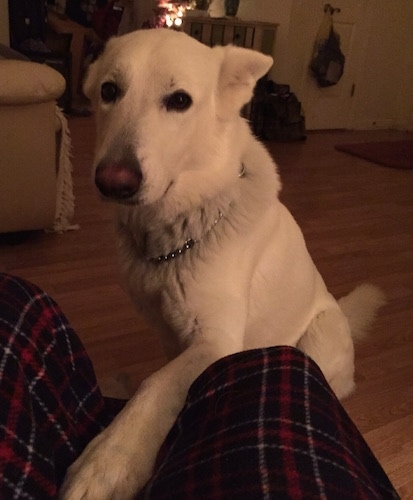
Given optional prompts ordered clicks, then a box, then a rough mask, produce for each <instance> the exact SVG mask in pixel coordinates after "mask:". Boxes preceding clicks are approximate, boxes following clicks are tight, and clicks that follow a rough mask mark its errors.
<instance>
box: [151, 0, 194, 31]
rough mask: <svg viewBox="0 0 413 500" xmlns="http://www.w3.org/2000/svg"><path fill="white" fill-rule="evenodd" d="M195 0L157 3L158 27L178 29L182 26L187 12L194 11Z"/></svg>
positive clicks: (162, 0) (161, 0) (161, 1)
mask: <svg viewBox="0 0 413 500" xmlns="http://www.w3.org/2000/svg"><path fill="white" fill-rule="evenodd" d="M195 7H196V0H193V1H187V2H166V1H165V0H159V1H158V23H157V24H158V26H167V27H168V28H179V27H181V26H182V22H183V17H184V16H185V13H186V11H187V10H192V9H195Z"/></svg>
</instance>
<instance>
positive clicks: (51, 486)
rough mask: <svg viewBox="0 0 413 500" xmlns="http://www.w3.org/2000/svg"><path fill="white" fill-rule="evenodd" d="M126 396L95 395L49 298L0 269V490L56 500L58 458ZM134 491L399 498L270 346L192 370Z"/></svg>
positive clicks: (336, 410) (295, 368) (180, 495)
mask: <svg viewBox="0 0 413 500" xmlns="http://www.w3.org/2000/svg"><path fill="white" fill-rule="evenodd" d="M124 403H125V402H124V401H120V400H113V399H108V398H104V397H103V396H102V394H101V392H100V390H99V387H98V385H97V382H96V378H95V375H94V372H93V367H92V365H91V362H90V360H89V358H88V356H87V354H86V352H85V350H84V348H83V346H82V344H81V342H80V341H79V339H78V337H77V336H76V334H75V332H74V331H73V330H72V328H71V327H70V325H69V323H68V321H67V319H66V318H65V316H64V315H63V313H62V312H61V310H60V309H59V307H58V305H57V304H56V303H55V302H54V301H53V300H52V299H51V298H50V297H49V296H48V295H47V294H46V293H45V292H43V291H42V290H40V289H39V288H37V287H36V286H35V285H33V284H31V283H28V282H27V281H24V280H22V279H20V278H17V277H13V276H10V275H6V274H0V498H1V499H6V500H8V499H12V498H16V499H17V498H26V499H44V498H55V497H56V495H57V491H58V488H59V485H60V484H61V482H62V480H63V477H64V474H65V470H66V469H67V467H68V466H69V465H70V464H71V463H72V462H73V461H74V460H75V458H76V457H77V456H78V455H79V454H80V453H81V452H82V450H83V448H84V447H85V446H86V444H87V443H88V442H89V441H90V440H91V439H92V438H93V437H94V436H95V435H96V434H97V433H98V432H100V431H101V430H102V429H103V428H105V427H106V426H107V425H108V424H109V423H110V422H111V420H112V419H113V418H114V416H115V415H116V414H117V413H118V412H119V411H120V410H121V409H122V407H123V405H124ZM138 498H155V499H156V498H160V499H168V498H170V499H187V498H188V499H190V498H196V499H215V498H216V499H220V498H222V499H261V498H268V499H269V498H276V499H283V498H285V499H300V498H325V499H330V498H331V499H372V498H378V499H387V498H389V499H390V498H398V495H397V493H396V492H395V490H394V489H393V487H392V485H391V483H390V481H389V479H388V478H387V476H386V474H385V473H384V471H383V470H382V468H381V466H380V465H379V463H378V462H377V460H376V459H375V457H374V456H373V454H372V452H371V451H370V449H369V448H368V446H367V444H366V443H365V441H364V440H363V438H362V436H361V435H360V433H359V432H358V430H357V429H356V428H355V426H354V424H353V423H352V422H351V420H350V419H349V417H348V416H347V414H346V413H345V411H344V409H343V408H342V406H341V405H340V403H339V402H338V401H337V399H336V398H335V397H334V395H333V393H332V392H331V390H330V388H329V386H328V384H327V383H326V381H325V379H324V377H323V375H322V374H321V372H320V370H319V369H318V367H317V366H316V365H315V364H314V362H313V361H312V360H311V359H309V358H308V357H307V356H305V355H304V354H303V353H301V352H300V351H298V350H297V349H294V348H291V347H274V348H269V349H257V350H253V351H246V352H241V353H238V354H235V355H233V356H229V357H226V358H224V359H221V360H219V361H217V362H216V363H214V364H213V365H212V366H210V367H209V368H208V369H207V370H206V371H205V372H204V373H202V374H201V376H200V377H199V378H198V379H197V380H196V381H195V382H194V384H193V385H192V387H191V389H190V391H189V394H188V398H187V402H186V405H185V407H184V409H183V410H182V412H181V414H180V416H179V418H178V419H177V422H176V424H175V426H174V427H173V429H172V430H171V432H170V433H169V435H168V437H167V439H166V441H165V443H164V445H163V447H162V449H161V451H160V453H159V456H158V461H157V464H156V468H155V472H154V475H153V478H152V479H151V481H150V482H149V483H148V485H147V487H146V489H145V490H144V492H142V493H141V494H140V495H139V497H138ZM96 500H99V499H96Z"/></svg>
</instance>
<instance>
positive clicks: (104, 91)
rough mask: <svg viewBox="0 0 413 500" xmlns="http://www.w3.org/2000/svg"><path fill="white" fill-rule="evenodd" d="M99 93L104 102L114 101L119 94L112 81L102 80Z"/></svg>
mask: <svg viewBox="0 0 413 500" xmlns="http://www.w3.org/2000/svg"><path fill="white" fill-rule="evenodd" d="M100 95H101V97H102V100H103V101H104V102H114V101H116V99H117V98H118V97H119V96H120V89H119V87H118V86H117V85H116V83H113V82H104V83H102V87H101V88H100Z"/></svg>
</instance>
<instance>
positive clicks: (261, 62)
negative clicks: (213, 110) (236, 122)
mask: <svg viewBox="0 0 413 500" xmlns="http://www.w3.org/2000/svg"><path fill="white" fill-rule="evenodd" d="M213 50H214V51H216V53H217V55H219V57H221V68H220V73H219V80H218V89H217V92H218V96H217V98H218V113H219V116H220V117H221V118H229V117H230V116H231V115H234V113H236V114H238V113H239V111H240V109H241V108H242V106H244V104H247V102H249V100H250V99H251V97H252V93H253V90H254V87H255V84H256V83H257V80H258V79H259V78H261V77H262V76H264V75H265V74H266V73H267V71H268V70H269V69H270V68H271V66H272V63H273V59H272V57H270V56H266V55H264V54H262V53H261V52H257V51H255V50H250V49H244V48H241V47H234V46H232V45H226V46H225V47H214V48H213Z"/></svg>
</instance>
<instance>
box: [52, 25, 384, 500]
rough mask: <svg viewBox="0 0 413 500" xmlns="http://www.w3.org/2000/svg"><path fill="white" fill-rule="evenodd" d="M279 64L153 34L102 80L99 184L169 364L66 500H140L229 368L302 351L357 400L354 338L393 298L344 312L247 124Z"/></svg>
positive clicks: (77, 472)
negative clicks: (251, 356)
mask: <svg viewBox="0 0 413 500" xmlns="http://www.w3.org/2000/svg"><path fill="white" fill-rule="evenodd" d="M271 64H272V59H271V58H270V57H268V56H265V55H263V54H260V53H258V52H254V51H251V50H247V49H242V48H237V47H232V46H226V47H215V48H213V49H211V48H209V47H207V46H205V45H202V44H201V43H199V42H197V41H195V40H194V39H192V38H190V37H188V36H187V35H185V34H182V33H176V32H172V31H168V30H152V31H137V32H134V33H131V34H128V35H125V36H122V37H119V38H115V39H112V40H110V41H109V43H108V44H107V47H106V49H105V51H104V53H103V55H102V56H101V57H100V58H99V59H98V60H97V61H96V62H95V63H94V64H93V65H92V66H91V68H90V71H89V73H88V77H87V80H86V82H85V92H86V94H87V95H88V96H90V98H91V99H92V101H93V103H94V105H95V108H96V118H97V146H96V152H95V168H94V177H95V183H96V185H97V187H98V188H99V190H100V192H101V194H102V195H103V196H104V197H105V198H107V199H111V200H113V201H116V202H118V205H117V229H118V235H119V244H120V261H121V266H122V268H123V273H124V276H125V277H126V281H127V283H128V286H129V291H130V294H131V296H132V299H133V301H134V303H135V304H136V306H137V307H138V308H139V310H140V311H142V312H143V313H144V314H146V315H147V316H148V317H149V319H150V320H151V321H152V323H153V324H154V325H155V326H156V327H157V328H158V329H159V331H160V333H161V335H162V339H163V342H164V345H165V349H166V351H167V354H168V356H169V357H170V362H169V363H168V364H167V365H166V366H165V367H164V368H162V369H161V370H159V371H158V372H156V373H154V374H153V375H152V376H151V377H149V378H148V379H147V380H146V381H145V382H144V383H143V384H142V385H141V387H140V388H139V390H138V391H137V393H136V395H135V396H134V397H133V398H132V399H131V400H130V402H129V403H128V405H127V406H126V408H125V409H124V410H123V411H122V412H121V414H120V415H119V416H118V417H117V418H116V419H115V421H114V422H113V423H112V424H111V425H110V426H109V427H108V428H107V429H106V430H105V431H104V432H102V433H101V434H100V435H99V436H98V437H97V438H96V439H94V440H93V441H92V442H91V443H90V444H89V445H88V447H87V448H86V450H85V451H84V453H83V454H82V455H81V457H80V458H79V459H78V460H77V461H76V462H75V463H74V464H73V465H72V466H71V467H70V469H69V471H68V474H67V476H66V480H65V483H64V486H63V488H62V492H61V496H62V497H63V498H70V499H79V498H83V499H85V498H88V499H93V500H95V499H99V500H101V499H105V498H122V499H126V498H131V497H133V495H134V494H135V493H136V492H137V491H139V490H140V489H142V487H143V486H144V485H145V483H146V482H147V481H148V479H149V478H150V476H151V473H152V469H153V466H154V462H155V459H156V456H157V453H158V451H159V448H160V446H161V444H162V442H163V441H164V439H165V437H166V435H167V433H168V431H169V430H170V428H171V426H172V425H173V424H174V422H175V419H176V417H177V415H178V414H179V412H180V410H181V409H182V407H183V405H184V402H185V398H186V395H187V391H188V388H189V387H190V385H191V383H192V382H193V381H194V379H195V378H196V377H197V376H198V375H199V374H200V373H201V372H202V371H203V370H204V369H205V368H206V367H207V366H208V365H210V364H211V363H213V362H214V361H216V360H217V359H219V358H221V357H223V356H225V355H228V354H231V353H235V352H238V351H241V350H244V349H252V348H257V347H265V346H274V345H285V344H288V345H291V346H298V347H299V348H301V349H303V350H304V351H305V352H306V353H308V354H309V355H310V356H312V357H313V359H314V360H315V361H316V362H317V363H318V364H319V366H320V367H321V369H322V371H323V373H324V375H325V377H326V378H327V380H328V381H329V383H330V384H331V386H332V388H333V390H334V391H335V392H336V394H337V396H338V397H343V396H346V395H347V394H349V393H350V392H351V391H352V389H353V387H354V379H353V374H354V353H353V340H352V333H353V337H354V334H355V333H357V332H359V331H360V330H362V329H364V328H365V327H366V326H367V325H368V323H369V322H370V321H371V319H372V318H373V315H374V312H375V310H376V308H377V307H378V306H379V305H380V303H381V301H382V297H381V293H380V292H379V291H378V290H377V289H375V288H374V287H372V286H370V285H363V286H361V287H359V288H358V289H356V290H355V291H354V292H352V293H351V294H350V295H349V296H348V297H345V298H344V299H342V300H341V301H340V304H338V303H337V302H336V300H335V299H334V298H333V297H332V295H331V294H330V293H329V292H328V291H327V288H326V286H325V284H324V282H323V279H322V278H321V276H320V274H319V273H318V271H317V269H316V267H315V265H314V263H313V262H312V260H311V258H310V256H309V254H308V252H307V249H306V246H305V242H304V239H303V236H302V233H301V231H300V229H299V227H298V226H297V224H296V222H295V221H294V219H293V217H292V216H291V214H290V213H289V212H288V210H287V209H286V208H285V206H284V205H282V204H281V203H280V201H279V200H278V192H279V190H280V181H279V178H278V175H277V170H276V165H275V164H274V162H273V161H272V159H271V157H270V156H269V154H268V152H267V151H266V149H265V148H264V147H263V146H262V145H261V144H260V143H259V142H258V141H257V140H256V139H255V138H254V137H253V136H252V134H251V132H250V129H249V126H248V124H247V123H246V121H245V120H244V119H243V118H241V116H240V110H241V108H242V107H243V106H244V104H245V103H247V102H248V101H249V100H250V98H251V96H252V92H253V88H254V86H255V83H256V81H257V80H258V79H259V78H260V77H262V76H263V75H265V74H266V73H267V71H268V70H269V68H270V66H271ZM351 331H352V333H351Z"/></svg>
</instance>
